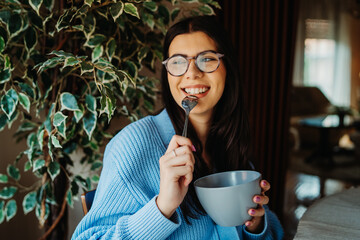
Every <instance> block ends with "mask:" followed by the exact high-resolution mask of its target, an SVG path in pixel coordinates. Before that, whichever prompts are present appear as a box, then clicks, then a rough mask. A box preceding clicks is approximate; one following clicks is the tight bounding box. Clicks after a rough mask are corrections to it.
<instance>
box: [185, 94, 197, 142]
mask: <svg viewBox="0 0 360 240" xmlns="http://www.w3.org/2000/svg"><path fill="white" fill-rule="evenodd" d="M198 100H199V98H198V97H196V96H193V95H189V96H186V97H185V98H184V99H183V100H182V101H181V106H182V107H183V108H184V110H185V123H184V129H183V132H182V136H183V137H187V126H188V122H189V113H190V111H191V110H192V109H193V108H194V107H195V106H196V105H197V103H198Z"/></svg>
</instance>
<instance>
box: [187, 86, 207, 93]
mask: <svg viewBox="0 0 360 240" xmlns="http://www.w3.org/2000/svg"><path fill="white" fill-rule="evenodd" d="M207 90H209V88H207V87H203V88H185V92H186V93H188V94H201V93H204V92H206V91H207Z"/></svg>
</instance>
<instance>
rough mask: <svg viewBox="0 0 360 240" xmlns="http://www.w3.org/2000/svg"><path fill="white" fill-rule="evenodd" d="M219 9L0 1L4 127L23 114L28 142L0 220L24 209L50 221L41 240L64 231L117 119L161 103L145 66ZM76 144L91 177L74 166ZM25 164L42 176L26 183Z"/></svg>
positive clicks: (156, 0) (1, 187)
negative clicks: (176, 29)
mask: <svg viewBox="0 0 360 240" xmlns="http://www.w3.org/2000/svg"><path fill="white" fill-rule="evenodd" d="M213 7H216V8H219V5H218V3H217V2H216V1H212V0H186V1H185V0H182V1H180V0H179V1H177V0H168V1H161V0H153V1H145V0H84V1H82V0H74V1H63V0H1V1H0V9H1V10H0V104H1V109H0V131H1V130H3V129H4V128H5V127H6V126H7V127H8V128H11V127H12V124H13V123H14V122H15V121H17V120H18V121H20V122H21V124H20V127H19V128H18V129H17V131H16V134H15V136H14V137H16V138H17V140H19V141H20V140H22V139H25V140H26V143H27V149H24V151H22V152H20V153H19V155H18V157H17V158H16V159H15V160H14V162H13V163H11V164H9V165H8V167H7V169H1V170H0V223H2V222H4V221H9V220H11V219H12V218H13V217H14V216H15V215H16V213H17V212H18V211H19V208H20V207H19V206H22V209H23V211H24V213H25V214H27V213H29V212H31V211H35V213H36V216H37V218H38V220H39V223H40V225H41V226H45V227H46V233H45V235H44V236H43V239H45V238H47V239H63V238H64V235H65V236H66V232H65V233H64V231H63V229H64V228H66V217H64V216H66V210H67V206H68V205H69V206H72V205H73V199H74V197H75V196H77V195H78V194H79V193H80V191H79V190H80V189H83V190H84V191H86V190H90V189H91V188H92V186H93V184H94V183H95V184H96V183H97V181H98V179H99V175H98V172H99V169H100V168H101V166H102V162H101V159H102V155H101V151H100V147H101V146H103V145H104V144H105V143H106V142H107V140H108V139H109V138H111V137H112V135H111V134H110V133H109V132H107V131H106V130H107V129H108V127H109V124H110V120H111V119H112V118H114V117H125V118H128V119H129V120H131V121H134V120H136V119H138V118H139V117H142V116H144V115H146V114H147V113H149V112H151V111H152V110H153V108H154V103H155V95H156V92H157V88H156V82H157V79H156V78H154V77H149V76H145V75H144V74H142V69H143V68H147V69H148V70H150V71H152V72H155V62H156V61H157V60H159V59H160V60H161V59H162V46H161V43H162V38H163V36H164V33H165V32H166V29H167V27H168V26H169V25H170V24H171V22H173V21H174V20H175V19H176V18H181V17H183V16H188V15H197V14H213V13H214V10H213ZM79 149H80V150H81V151H82V152H84V153H85V154H84V157H83V158H82V159H80V160H79V161H80V163H81V164H83V165H87V166H90V173H89V175H88V176H82V175H80V174H73V173H72V172H71V169H70V168H69V166H71V165H73V164H74V161H76V159H72V157H71V153H73V152H74V151H75V150H79ZM23 171H30V172H33V174H34V175H36V176H37V177H38V181H36V182H35V183H33V184H32V185H31V186H29V185H27V186H26V187H25V186H23V184H22V183H21V172H23ZM20 191H22V192H26V195H25V197H24V199H23V201H22V202H18V203H17V202H16V200H15V199H14V196H15V195H16V194H17V193H18V192H20Z"/></svg>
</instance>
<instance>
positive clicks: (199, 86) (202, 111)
mask: <svg viewBox="0 0 360 240" xmlns="http://www.w3.org/2000/svg"><path fill="white" fill-rule="evenodd" d="M207 50H213V51H215V52H217V49H216V44H215V42H214V40H212V39H211V38H210V37H209V36H208V35H207V34H205V33H203V32H192V33H186V34H180V35H178V36H176V37H175V38H174V39H173V41H172V42H171V44H170V47H169V57H171V56H173V55H175V54H181V55H185V56H188V57H195V56H197V55H198V54H199V53H201V52H204V51H207ZM194 61H195V60H194V59H192V60H190V65H189V68H188V70H187V72H186V73H185V74H184V75H182V76H179V77H175V76H172V75H170V74H169V73H168V74H167V76H168V81H169V86H170V91H171V94H172V96H173V98H174V99H175V101H176V103H177V104H178V105H179V106H181V101H182V100H183V98H184V97H185V96H187V95H195V96H197V97H198V98H199V101H198V104H197V105H196V107H195V108H194V109H193V110H192V111H191V115H195V114H198V115H204V116H211V114H212V110H213V108H214V106H215V105H216V103H217V102H218V101H219V99H220V98H221V96H222V94H223V92H224V87H225V79H226V69H225V66H224V63H223V61H222V60H220V65H219V67H218V69H217V70H216V71H214V72H212V73H205V72H201V71H200V70H199V69H198V68H197V67H196V65H195V62H194Z"/></svg>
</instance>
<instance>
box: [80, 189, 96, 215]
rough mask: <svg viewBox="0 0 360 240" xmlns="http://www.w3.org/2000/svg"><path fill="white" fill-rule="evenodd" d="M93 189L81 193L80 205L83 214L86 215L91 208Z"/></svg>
mask: <svg viewBox="0 0 360 240" xmlns="http://www.w3.org/2000/svg"><path fill="white" fill-rule="evenodd" d="M95 191H96V189H94V190H91V191H88V192H84V193H83V194H81V205H82V208H83V211H84V215H86V214H87V213H88V212H89V210H90V208H91V205H92V203H93V201H94V197H95Z"/></svg>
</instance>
